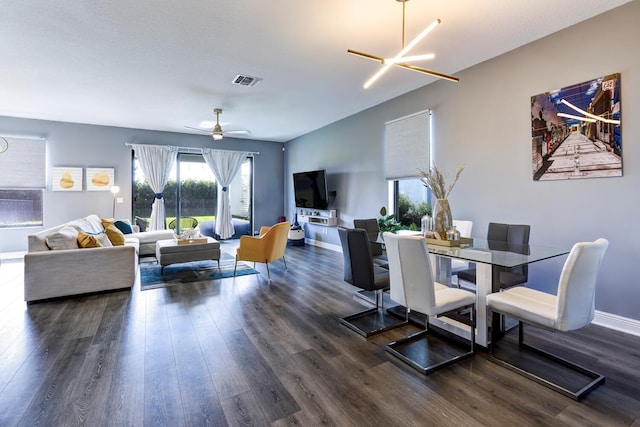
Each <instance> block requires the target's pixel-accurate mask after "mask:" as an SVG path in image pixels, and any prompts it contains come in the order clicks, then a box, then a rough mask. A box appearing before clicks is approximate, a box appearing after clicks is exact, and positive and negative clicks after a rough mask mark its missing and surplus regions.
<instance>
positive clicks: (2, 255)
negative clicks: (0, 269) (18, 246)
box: [0, 252, 26, 260]
mask: <svg viewBox="0 0 640 427" xmlns="http://www.w3.org/2000/svg"><path fill="white" fill-rule="evenodd" d="M24 254H26V252H0V260H2V259H6V260H10V259H22V258H24Z"/></svg>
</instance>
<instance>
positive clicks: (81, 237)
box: [78, 231, 102, 248]
mask: <svg viewBox="0 0 640 427" xmlns="http://www.w3.org/2000/svg"><path fill="white" fill-rule="evenodd" d="M78 245H79V246H80V247H81V248H100V247H102V244H101V243H100V242H99V241H98V239H97V238H96V236H94V235H92V234H87V233H83V232H82V231H81V232H79V233H78Z"/></svg>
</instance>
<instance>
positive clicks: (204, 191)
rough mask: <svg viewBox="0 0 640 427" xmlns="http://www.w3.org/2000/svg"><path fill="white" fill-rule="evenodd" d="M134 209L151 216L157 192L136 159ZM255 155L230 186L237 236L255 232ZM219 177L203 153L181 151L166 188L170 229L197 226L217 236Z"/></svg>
mask: <svg viewBox="0 0 640 427" xmlns="http://www.w3.org/2000/svg"><path fill="white" fill-rule="evenodd" d="M133 168H134V172H133V176H134V186H133V212H134V216H136V217H141V218H144V219H148V218H149V216H150V214H151V204H152V203H153V200H154V197H155V195H154V193H153V191H152V190H151V187H149V184H147V182H146V181H145V179H144V174H143V172H142V170H141V169H140V167H139V165H138V162H137V159H134V166H133ZM252 182H253V158H251V157H248V158H247V159H245V161H244V162H243V164H242V167H241V170H240V173H239V174H238V175H237V176H236V178H235V179H234V181H233V182H232V184H231V185H230V195H231V214H232V216H233V222H234V227H235V229H236V233H235V235H234V236H233V237H234V238H238V237H240V235H243V234H248V235H250V234H251V230H252V229H253V227H252V224H251V220H252V206H253V186H252ZM217 187H218V186H217V184H216V180H215V177H214V176H213V173H212V172H211V170H210V169H209V166H208V165H207V164H206V162H205V160H204V158H203V157H202V155H200V154H189V153H179V154H178V159H177V161H176V164H175V166H174V168H173V170H172V171H171V175H170V177H169V182H168V183H167V185H166V187H165V189H164V191H163V193H162V194H163V197H164V203H165V211H166V216H167V228H171V229H175V230H176V232H178V233H179V232H180V230H181V229H183V228H191V227H192V226H194V225H195V227H196V228H199V229H200V231H201V232H202V233H206V234H208V235H213V230H215V215H216V209H217V200H218V199H217V196H218V188H217ZM213 237H215V236H213Z"/></svg>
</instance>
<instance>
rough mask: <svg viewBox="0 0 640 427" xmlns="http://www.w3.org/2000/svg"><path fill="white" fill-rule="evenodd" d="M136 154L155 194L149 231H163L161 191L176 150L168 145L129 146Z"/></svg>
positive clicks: (164, 224)
mask: <svg viewBox="0 0 640 427" xmlns="http://www.w3.org/2000/svg"><path fill="white" fill-rule="evenodd" d="M131 147H132V148H133V150H134V151H135V152H136V157H137V158H138V163H139V164H140V168H141V169H142V173H144V177H145V179H146V180H147V182H148V183H149V186H150V187H151V189H152V190H153V192H154V193H156V198H155V200H154V201H153V205H151V221H150V223H149V230H164V229H165V228H166V221H165V213H164V199H163V198H162V191H163V190H164V186H165V185H166V184H167V181H168V180H169V174H170V173H171V168H173V165H174V163H175V162H176V157H177V155H178V148H177V147H171V146H168V145H147V144H131Z"/></svg>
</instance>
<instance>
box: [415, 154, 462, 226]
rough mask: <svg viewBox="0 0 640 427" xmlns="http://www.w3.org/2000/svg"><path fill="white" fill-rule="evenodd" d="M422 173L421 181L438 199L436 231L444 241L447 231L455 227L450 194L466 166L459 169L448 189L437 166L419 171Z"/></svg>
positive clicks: (435, 218)
mask: <svg viewBox="0 0 640 427" xmlns="http://www.w3.org/2000/svg"><path fill="white" fill-rule="evenodd" d="M418 170H419V171H420V181H422V183H423V184H424V185H425V187H428V188H429V189H430V190H431V192H432V193H433V196H434V197H435V198H436V206H435V209H434V211H433V212H434V214H433V215H434V223H435V231H436V232H437V233H438V234H439V235H440V237H441V238H442V239H445V238H446V235H447V230H448V229H449V228H451V226H452V225H453V218H452V216H451V206H450V205H449V199H448V198H449V194H451V190H453V187H454V186H455V185H456V183H457V182H458V179H460V175H461V174H462V171H463V170H464V165H462V166H460V167H459V168H458V171H457V172H456V176H455V178H454V179H453V181H452V182H451V184H449V186H448V187H447V184H446V179H445V176H444V173H443V172H442V171H441V170H440V169H438V167H437V166H435V165H434V166H433V168H431V170H426V169H418Z"/></svg>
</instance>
